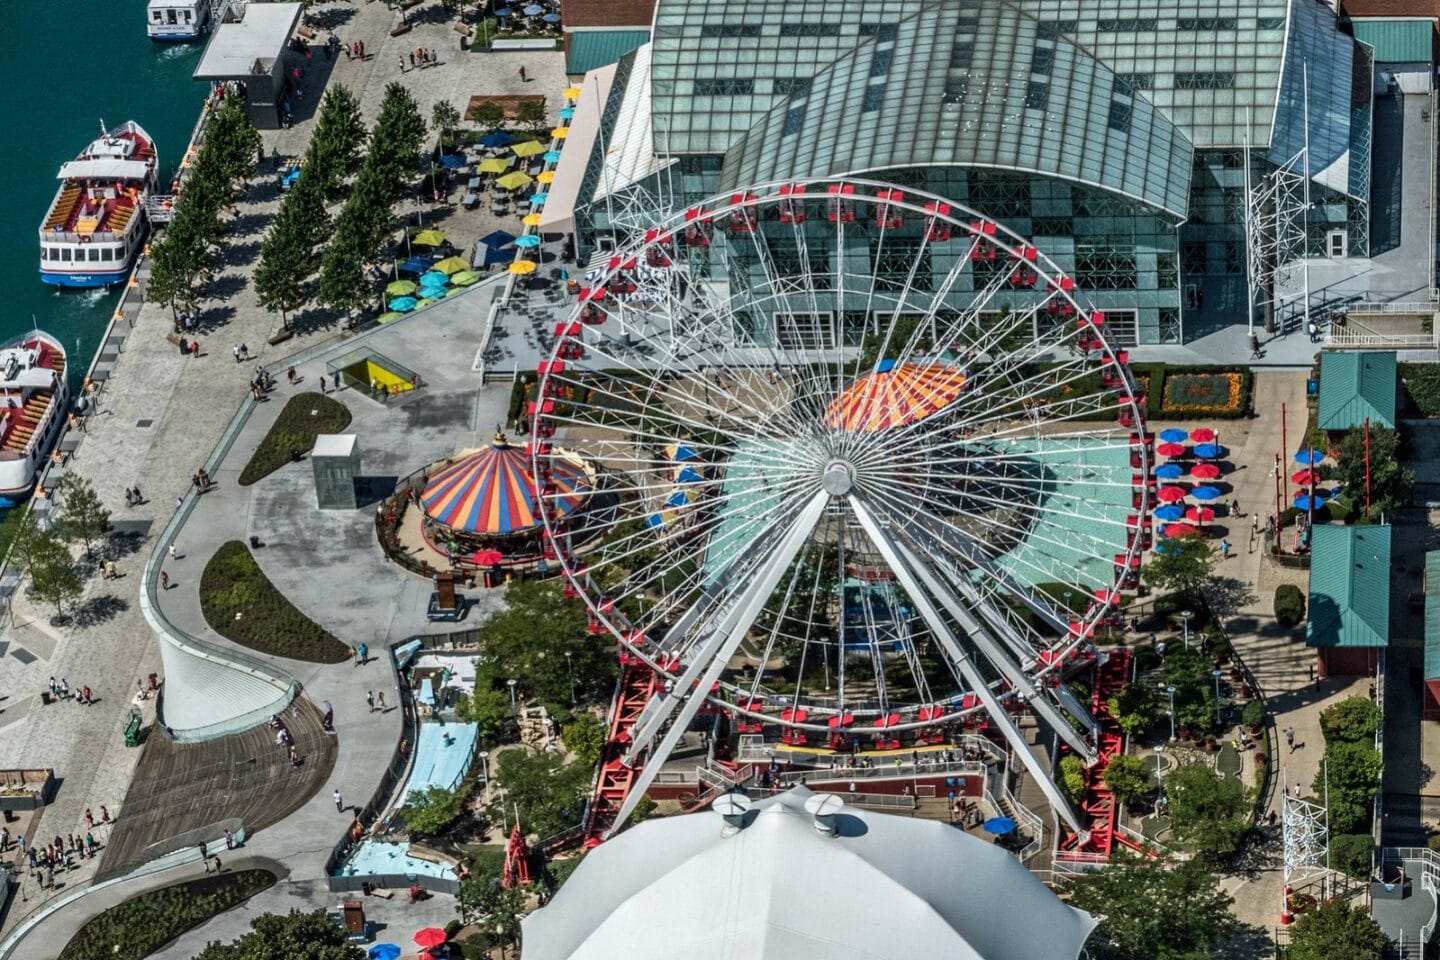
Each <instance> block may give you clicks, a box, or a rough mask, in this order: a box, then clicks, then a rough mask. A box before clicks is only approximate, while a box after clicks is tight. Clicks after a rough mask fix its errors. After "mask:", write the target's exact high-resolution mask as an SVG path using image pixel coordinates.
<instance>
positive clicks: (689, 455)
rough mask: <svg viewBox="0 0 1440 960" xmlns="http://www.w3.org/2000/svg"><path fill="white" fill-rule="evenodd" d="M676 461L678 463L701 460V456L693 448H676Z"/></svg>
mask: <svg viewBox="0 0 1440 960" xmlns="http://www.w3.org/2000/svg"><path fill="white" fill-rule="evenodd" d="M675 459H676V460H677V461H685V460H699V459H700V456H699V455H698V454H697V453H696V452H695V451H694V449H693V448H691V447H683V446H681V447H676V448H675Z"/></svg>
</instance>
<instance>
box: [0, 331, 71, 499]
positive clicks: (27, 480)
mask: <svg viewBox="0 0 1440 960" xmlns="http://www.w3.org/2000/svg"><path fill="white" fill-rule="evenodd" d="M69 401H70V390H69V387H68V386H67V385H66V383H65V348H64V347H62V346H61V345H60V341H59V340H57V339H55V338H54V337H52V336H51V335H50V334H48V333H43V332H41V331H39V330H34V331H31V332H30V333H27V334H25V335H23V336H21V337H17V338H16V339H14V340H11V341H10V342H8V343H6V344H4V345H3V346H0V506H14V505H15V504H16V503H18V502H19V501H21V500H23V499H24V498H25V497H26V496H28V495H29V493H30V490H31V488H32V487H34V485H35V475H36V474H37V473H39V471H40V467H41V466H42V465H43V464H44V462H45V458H46V457H48V456H49V455H50V451H51V449H52V448H53V447H54V446H55V441H56V440H57V439H59V437H60V431H61V430H62V429H63V428H64V425H65V418H66V415H67V414H68V413H69V406H70V402H69Z"/></svg>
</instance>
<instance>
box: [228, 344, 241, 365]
mask: <svg viewBox="0 0 1440 960" xmlns="http://www.w3.org/2000/svg"><path fill="white" fill-rule="evenodd" d="M230 352H231V353H233V354H235V362H236V363H239V362H240V345H239V344H238V343H237V344H236V345H235V346H234V347H233V348H232V349H231V350H230Z"/></svg>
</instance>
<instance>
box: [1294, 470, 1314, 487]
mask: <svg viewBox="0 0 1440 960" xmlns="http://www.w3.org/2000/svg"><path fill="white" fill-rule="evenodd" d="M1290 479H1291V480H1293V481H1294V482H1295V483H1298V484H1300V485H1301V486H1305V487H1309V486H1313V485H1315V484H1317V483H1320V482H1321V480H1320V474H1318V473H1316V472H1315V471H1314V470H1297V471H1295V472H1294V473H1292V474H1290Z"/></svg>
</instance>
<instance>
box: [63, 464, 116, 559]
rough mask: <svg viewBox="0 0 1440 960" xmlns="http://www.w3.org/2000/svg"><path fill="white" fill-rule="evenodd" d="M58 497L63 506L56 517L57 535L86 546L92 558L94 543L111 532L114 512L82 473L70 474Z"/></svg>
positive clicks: (65, 478)
mask: <svg viewBox="0 0 1440 960" xmlns="http://www.w3.org/2000/svg"><path fill="white" fill-rule="evenodd" d="M55 497H56V501H57V502H58V503H59V506H60V509H59V511H58V514H57V516H56V517H55V531H56V533H58V534H59V535H60V538H61V539H63V540H65V541H67V542H71V543H73V542H75V541H77V540H78V541H80V542H82V543H84V544H85V555H86V556H87V557H88V556H89V555H90V548H91V546H92V544H93V543H94V541H96V540H98V539H100V538H101V537H103V536H104V535H105V534H107V533H109V532H110V511H109V510H107V509H105V504H104V503H103V502H102V501H101V500H100V497H99V495H98V494H97V493H96V492H95V488H94V487H92V486H91V485H90V482H89V481H88V480H86V479H85V478H84V477H82V476H80V475H78V474H74V473H70V474H66V475H65V476H64V478H62V479H61V481H60V483H59V485H58V486H57V487H56V489H55Z"/></svg>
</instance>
